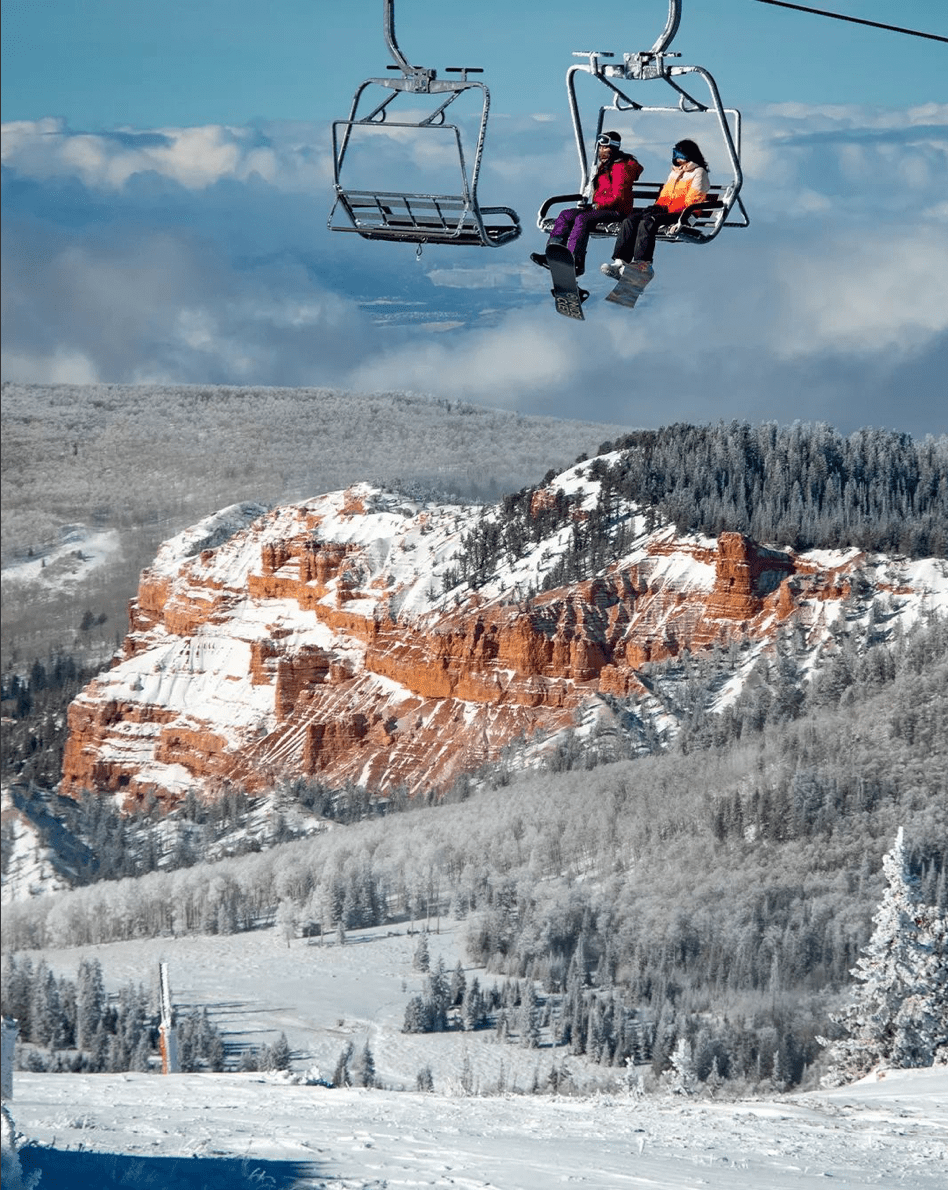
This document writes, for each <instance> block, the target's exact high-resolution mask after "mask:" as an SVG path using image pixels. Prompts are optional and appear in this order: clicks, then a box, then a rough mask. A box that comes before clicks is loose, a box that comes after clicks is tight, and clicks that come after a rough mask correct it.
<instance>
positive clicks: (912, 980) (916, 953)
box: [820, 827, 948, 1086]
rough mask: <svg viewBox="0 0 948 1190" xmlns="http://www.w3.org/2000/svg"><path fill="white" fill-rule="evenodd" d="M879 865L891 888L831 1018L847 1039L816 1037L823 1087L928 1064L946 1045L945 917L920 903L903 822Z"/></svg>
mask: <svg viewBox="0 0 948 1190" xmlns="http://www.w3.org/2000/svg"><path fill="white" fill-rule="evenodd" d="M882 867H883V871H884V872H885V875H886V878H887V880H888V885H887V887H886V890H885V893H884V894H883V897H882V901H881V902H880V904H879V908H878V909H877V910H876V913H875V915H874V917H873V919H872V920H873V922H874V923H875V929H874V930H873V932H872V937H871V938H870V940H869V945H868V946H866V947H865V948H864V949H863V952H862V956H861V957H860V959H859V961H858V962H857V963H856V966H855V967H854V968H853V971H852V974H853V975H854V976H855V977H856V979H857V980H858V983H857V986H856V988H855V989H854V991H853V995H852V999H851V1000H850V1002H849V1004H848V1005H847V1006H846V1007H845V1008H844V1009H843V1010H842V1011H841V1012H840V1013H838V1014H836V1015H835V1016H834V1017H833V1020H834V1021H835V1022H836V1023H837V1024H839V1025H841V1026H842V1028H843V1030H844V1031H845V1033H846V1036H844V1037H843V1038H841V1039H839V1040H837V1041H826V1040H825V1039H824V1038H820V1040H821V1042H823V1044H825V1045H828V1046H829V1052H828V1058H829V1070H828V1073H827V1074H826V1076H825V1077H824V1079H823V1083H824V1085H828V1086H838V1085H839V1084H840V1083H844V1082H851V1081H852V1080H853V1079H857V1078H860V1077H862V1076H863V1075H864V1074H867V1073H868V1072H869V1071H870V1070H872V1069H873V1068H874V1067H876V1066H878V1065H880V1064H885V1065H889V1066H895V1067H915V1066H931V1065H932V1063H933V1061H934V1060H935V1055H936V1053H937V1052H939V1051H940V1050H941V1051H942V1052H943V1051H944V1049H945V1047H946V1043H948V1038H946V1033H948V969H946V963H948V957H946V932H948V931H946V924H945V921H944V917H945V915H944V914H942V913H940V912H939V911H938V909H936V908H934V907H932V906H925V905H921V904H919V902H918V899H917V885H918V881H917V879H916V878H915V877H914V876H913V875H912V873H911V871H910V870H909V866H908V860H907V857H906V854H905V846H904V841H903V837H902V828H901V827H900V828H899V832H898V835H897V836H896V840H895V845H894V846H893V848H892V850H891V851H890V852H889V853H888V854H887V855H885V856H884V857H883V860H882Z"/></svg>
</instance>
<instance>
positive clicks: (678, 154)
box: [672, 149, 688, 161]
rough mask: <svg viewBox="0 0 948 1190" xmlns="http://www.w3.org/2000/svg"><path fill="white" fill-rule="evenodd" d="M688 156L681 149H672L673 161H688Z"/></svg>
mask: <svg viewBox="0 0 948 1190" xmlns="http://www.w3.org/2000/svg"><path fill="white" fill-rule="evenodd" d="M687 160H688V158H687V157H686V156H685V154H684V153H683V152H682V151H681V149H672V161H687Z"/></svg>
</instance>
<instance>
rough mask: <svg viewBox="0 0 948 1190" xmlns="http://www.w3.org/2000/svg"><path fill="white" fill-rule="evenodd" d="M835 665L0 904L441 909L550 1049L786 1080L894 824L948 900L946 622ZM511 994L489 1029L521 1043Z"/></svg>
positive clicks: (523, 1037)
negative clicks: (121, 873)
mask: <svg viewBox="0 0 948 1190" xmlns="http://www.w3.org/2000/svg"><path fill="white" fill-rule="evenodd" d="M841 664H842V662H841ZM845 665H846V672H847V675H848V676H847V678H846V680H845V681H836V680H834V681H833V682H827V683H825V684H823V685H822V686H819V687H813V688H812V689H813V692H812V694H811V695H809V696H808V701H805V702H804V703H803V704H798V705H796V706H793V707H788V706H786V705H785V704H780V703H779V702H777V701H775V700H772V699H771V700H767V699H765V700H764V702H765V706H766V708H767V709H766V713H764V714H763V716H760V715H756V716H747V717H744V718H742V719H741V722H742V730H741V734H740V737H739V739H735V738H734V736H733V735H729V736H728V738H727V740H726V742H720V741H719V742H716V740H715V736H714V733H713V732H708V731H695V732H692V733H690V734H689V735H688V736H687V737H686V738H685V739H684V740H683V742H682V744H680V745H679V746H677V747H675V748H674V749H673V750H672V751H670V752H668V753H665V754H656V755H653V756H647V757H644V758H641V759H638V760H634V761H620V762H616V763H611V764H602V765H600V766H599V767H596V768H592V769H589V768H587V767H585V765H586V763H588V762H589V760H588V757H586V756H584V754H583V752H582V750H577V751H576V753H575V754H573V755H571V756H565V757H564V756H563V755H562V754H561V755H560V756H559V758H558V761H557V764H558V767H560V768H565V769H566V771H561V772H558V773H553V772H545V773H535V774H531V775H523V774H520V775H516V774H513V773H511V772H510V771H505V770H504V769H503V766H500V767H498V768H497V769H496V770H495V772H494V774H493V781H492V782H490V781H487V780H486V774H485V775H484V777H485V779H484V781H483V784H482V785H481V787H480V788H479V789H476V788H472V787H471V786H466V787H465V788H464V789H460V790H458V791H456V793H455V795H454V796H455V797H456V798H460V799H463V800H459V801H453V802H449V803H448V804H444V805H441V806H429V807H423V808H421V807H419V808H417V809H415V810H410V811H408V812H407V813H404V814H397V815H394V816H387V817H384V818H382V819H375V820H368V821H364V822H361V823H356V824H354V825H353V826H351V827H349V828H347V829H345V830H342V831H338V830H337V831H333V832H331V833H330V834H328V835H323V836H319V837H316V838H312V839H307V840H303V841H298V842H294V843H290V844H286V845H284V846H281V847H276V848H274V849H272V850H269V851H265V852H262V853H260V854H255V855H247V856H243V857H240V858H234V859H228V860H223V861H221V862H219V863H217V864H213V865H207V864H204V865H200V864H199V865H196V866H194V867H191V868H189V869H182V870H179V871H176V872H154V873H151V874H150V875H148V876H143V877H140V878H138V879H134V880H131V879H125V880H120V881H116V882H100V883H97V884H95V885H91V886H88V887H86V888H82V889H78V890H75V891H73V892H71V893H67V894H60V895H57V896H54V897H47V898H43V899H41V900H39V901H34V902H31V903H28V904H18V905H14V906H8V907H7V909H6V911H5V913H4V921H3V934H4V950H5V951H6V952H7V953H10V952H11V951H16V950H24V949H27V948H31V947H34V946H70V945H90V944H97V943H104V942H107V941H110V940H116V939H122V938H130V937H144V936H156V935H161V934H164V933H173V934H186V933H189V932H206V931H210V932H228V933H229V932H235V931H240V930H247V929H254V928H257V927H259V926H260V925H261V924H266V923H272V922H273V921H274V920H277V919H282V920H283V921H284V922H287V921H292V922H295V923H296V924H297V925H298V926H299V927H300V928H302V927H303V926H304V925H305V924H306V923H307V922H310V923H313V925H318V926H319V928H320V929H321V930H322V931H323V932H325V931H328V930H329V929H331V928H339V927H340V926H341V928H343V929H351V928H355V927H358V926H364V925H372V924H379V923H383V922H385V921H386V920H398V919H402V920H404V919H406V918H414V919H416V920H417V919H420V918H426V919H428V920H430V919H431V918H433V917H434V916H435V915H436V914H448V913H451V914H453V915H454V916H456V917H459V918H461V919H463V920H464V921H465V922H466V927H465V928H466V936H467V951H468V955H469V958H470V960H471V961H472V962H473V963H475V964H477V965H483V966H486V968H487V969H488V971H491V972H495V973H498V974H503V975H505V976H507V977H509V978H513V979H517V980H519V981H520V989H521V990H520V993H519V995H520V996H521V1000H522V997H523V996H526V998H527V1004H528V1007H530V1009H531V1011H533V1009H534V1008H536V1009H537V1011H540V1008H541V1007H542V1011H543V1013H544V1014H545V1015H544V1019H545V1021H546V1026H545V1027H547V1028H549V1029H550V1030H551V1031H552V1033H553V1034H554V1035H555V1037H556V1039H557V1041H558V1043H559V1044H561V1045H562V1046H564V1047H566V1048H565V1049H564V1052H573V1053H585V1054H586V1055H587V1056H588V1057H591V1058H593V1059H594V1060H597V1061H599V1062H602V1063H605V1064H607V1065H615V1064H621V1063H622V1062H623V1061H624V1059H625V1057H627V1056H631V1057H633V1058H637V1059H638V1060H643V1059H644V1060H650V1061H652V1062H653V1064H654V1065H655V1067H656V1069H661V1068H662V1067H663V1066H664V1064H665V1063H667V1061H668V1060H669V1056H670V1054H671V1053H672V1050H673V1049H674V1047H675V1046H676V1045H677V1043H678V1041H679V1040H680V1039H682V1038H684V1039H686V1040H687V1041H688V1043H689V1045H691V1046H692V1048H693V1051H694V1053H695V1055H696V1063H697V1068H698V1071H699V1076H700V1077H710V1076H711V1075H712V1074H713V1073H714V1072H717V1073H716V1075H715V1076H716V1077H717V1076H720V1077H725V1078H730V1079H735V1080H750V1081H756V1082H759V1081H760V1080H761V1079H765V1080H766V1079H772V1080H774V1082H775V1085H776V1084H777V1083H781V1084H783V1085H788V1084H792V1083H795V1082H797V1081H799V1080H800V1079H801V1078H802V1077H803V1076H804V1073H805V1070H806V1069H807V1067H808V1066H809V1064H811V1063H812V1062H813V1061H814V1060H815V1059H816V1057H817V1055H818V1053H819V1046H818V1044H817V1042H816V1040H815V1039H816V1036H817V1035H818V1034H827V1033H829V1032H831V1025H830V1024H829V1022H828V1013H829V1011H830V1009H831V1008H832V1006H833V1004H834V1000H835V997H836V995H837V994H838V993H839V991H840V989H842V988H843V987H845V985H846V984H847V982H848V978H849V971H850V970H851V968H852V967H853V964H854V963H855V961H856V959H857V957H858V955H859V951H860V948H861V947H862V946H863V945H865V943H866V941H867V939H868V936H869V921H870V916H871V913H872V909H873V906H874V905H875V904H876V903H877V901H878V897H879V893H880V890H881V886H882V883H881V876H880V862H881V856H882V854H883V852H884V851H886V849H887V848H888V846H889V845H890V844H891V842H892V840H893V839H894V838H895V836H896V833H897V831H898V828H899V826H904V828H905V836H906V851H907V854H908V856H909V859H910V862H911V865H912V868H913V870H914V871H915V872H916V874H917V875H918V877H919V881H920V886H919V887H920V894H921V897H922V899H923V901H924V902H925V903H926V904H928V905H931V906H934V907H936V908H937V909H938V910H939V911H940V912H942V913H944V912H945V910H946V908H948V888H946V873H948V784H946V782H948V777H946V774H948V624H946V623H945V621H944V620H943V619H941V620H939V619H937V618H936V619H933V620H931V621H930V622H927V623H922V624H920V625H919V626H918V627H917V628H916V629H915V630H914V631H913V632H912V633H911V634H910V635H909V636H908V637H905V638H902V639H897V640H892V641H890V642H888V643H885V642H879V643H877V644H875V645H874V646H872V647H870V648H867V649H866V650H865V651H864V652H862V653H861V654H859V655H854V656H852V657H849V658H847V659H846V661H845ZM570 766H572V767H570ZM696 773H700V778H698V779H696ZM491 784H493V788H492V787H491ZM513 1007H514V1005H512V1004H511V1010H512V1009H513ZM516 1007H517V1013H518V1014H519V1015H511V1013H507V1014H504V1013H501V1012H496V1013H495V1014H494V1017H493V1018H492V1020H491V1023H492V1024H494V1026H495V1027H497V1028H499V1029H502V1031H503V1033H504V1035H505V1036H509V1039H510V1040H514V1041H519V1042H520V1043H521V1044H529V1043H530V1034H529V1030H528V1031H527V1032H526V1033H522V1032H521V1030H520V1027H519V1026H518V1025H517V1024H516V1022H517V1021H519V1022H520V1023H521V1024H524V1022H526V1021H527V1014H525V1013H524V1012H523V1011H522V1002H518V1004H517V1006H516ZM482 1023H483V1022H482ZM775 1055H777V1057H775Z"/></svg>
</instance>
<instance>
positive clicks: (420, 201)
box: [329, 0, 521, 251]
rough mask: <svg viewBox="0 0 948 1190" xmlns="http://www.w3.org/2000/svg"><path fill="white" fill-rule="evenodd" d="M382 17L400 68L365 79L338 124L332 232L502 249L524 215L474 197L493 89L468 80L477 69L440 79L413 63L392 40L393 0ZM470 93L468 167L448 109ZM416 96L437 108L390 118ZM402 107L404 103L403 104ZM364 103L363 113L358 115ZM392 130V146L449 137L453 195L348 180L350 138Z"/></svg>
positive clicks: (513, 236)
mask: <svg viewBox="0 0 948 1190" xmlns="http://www.w3.org/2000/svg"><path fill="white" fill-rule="evenodd" d="M383 22H384V31H385V39H386V42H387V43H388V48H389V50H390V52H391V54H392V57H393V58H394V59H395V65H394V66H389V67H388V69H389V70H391V71H393V72H397V74H393V75H391V76H388V77H384V78H372V79H366V81H365V82H364V83H362V84H361V86H359V88H358V89H357V91H356V93H355V96H354V98H353V101H352V108H351V110H350V113H349V118H348V119H347V120H337V121H335V123H334V124H333V187H334V190H335V194H336V201H335V203H334V204H333V208H332V211H331V212H330V215H329V230H330V231H350V232H351V231H354V232H357V233H358V234H359V235H360V236H362V237H363V238H364V239H367V240H396V241H400V242H402V243H410V244H417V245H418V246H419V251H420V248H421V246H422V245H423V244H462V245H466V246H479V247H484V248H497V247H500V246H501V245H502V244H507V243H510V242H511V241H512V240H515V239H516V238H517V237H518V236H519V235H520V231H521V228H520V221H519V218H518V216H517V213H516V211H513V210H511V209H510V208H509V207H481V206H480V205H479V204H478V200H477V183H478V176H479V174H480V168H481V159H482V156H483V152H484V136H485V133H486V131H487V117H488V113H489V110H490V93H489V92H488V90H487V88H486V87H485V86H484V84H483V83H481V82H479V81H475V80H472V79H471V78H469V75H471V74H480V73H482V72H481V70H480V69H479V68H475V67H448V68H447V73H451V74H457V75H459V76H460V77H459V78H457V79H439V78H438V77H437V74H436V72H435V71H434V70H429V69H427V68H426V67H422V66H412V65H410V64H409V62H408V61H407V59H406V58H405V57H404V55H403V54H402V52H401V50H400V49H399V47H398V43H397V42H396V40H395V27H394V0H384V8H383ZM379 88H382V89H384V90H387V91H388V92H389V94H387V95H386V96H384V97H383V96H382V95H380V94H376V96H375V98H376V99H377V100H379V102H376V103H375V106H371V100H369V101H368V102H364V100H366V97H367V96H371V95H372V94H373V91H375V92H377V90H378V89H379ZM465 92H469V93H473V94H474V95H475V97H476V96H477V94H478V93H479V97H480V103H479V108H480V122H479V126H478V132H477V144H476V147H475V150H474V160H473V165H472V167H471V170H470V174H469V173H468V168H467V162H466V160H465V156H464V146H463V143H462V136H461V129H460V128H459V127H458V125H457V124H449V123H447V122H446V119H445V113H446V111H447V109H448V108H449V107H450V105H451V104H452V103H454V102H455V100H456V99H458V97H459V96H461V95H463V94H464V93H465ZM406 97H407V98H410V99H417V100H418V101H419V103H420V104H422V103H425V102H427V101H426V98H425V97H432V98H431V102H430V103H428V106H429V107H431V108H432V109H433V110H430V111H427V112H426V113H424V114H419V113H418V112H417V111H416V112H408V113H407V114H406V116H405V118H403V119H401V120H392V119H390V118H389V117H390V114H391V111H390V109H392V106H393V104H394V101H395V100H397V99H399V98H406ZM400 106H401V107H402V108H404V107H405V106H406V104H405V103H402V104H401V105H400ZM360 108H361V110H362V112H363V113H364V114H360ZM373 132H374V133H379V132H381V133H387V134H389V135H390V136H391V138H392V139H391V141H390V142H389V143H390V144H399V143H400V142H401V141H402V140H405V141H408V140H411V139H412V138H415V137H419V136H424V137H427V138H429V139H433V138H434V137H435V136H440V138H441V140H440V142H439V144H438V149H439V151H440V150H441V149H443V147H444V143H445V142H446V143H447V144H448V145H450V146H451V153H452V154H456V163H457V167H458V169H457V175H456V176H457V178H458V184H457V187H456V188H455V189H454V190H453V191H452V192H449V193H434V192H424V191H418V190H415V191H413V192H410V191H408V190H378V189H374V188H362V189H354V188H352V187H351V186H350V185H349V184H347V182H346V181H344V180H343V175H344V173H345V174H346V175H347V176H348V173H349V171H348V169H344V167H345V166H346V159H347V155H349V154H350V150H351V148H352V144H353V138H354V137H356V138H358V137H359V136H360V135H370V134H372V133H373Z"/></svg>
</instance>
